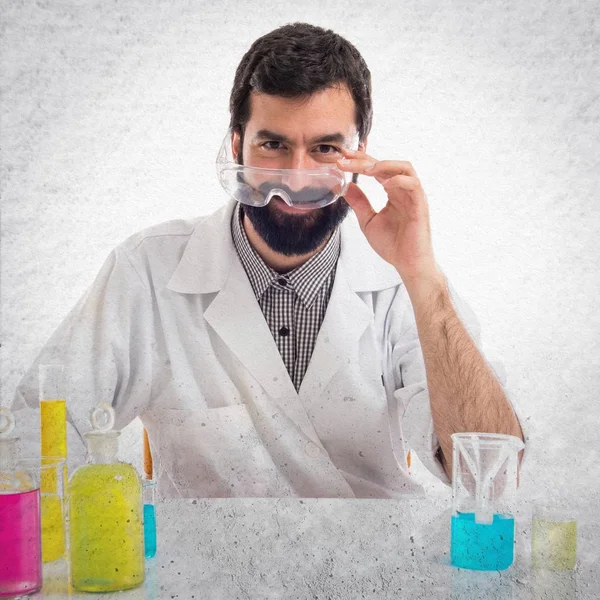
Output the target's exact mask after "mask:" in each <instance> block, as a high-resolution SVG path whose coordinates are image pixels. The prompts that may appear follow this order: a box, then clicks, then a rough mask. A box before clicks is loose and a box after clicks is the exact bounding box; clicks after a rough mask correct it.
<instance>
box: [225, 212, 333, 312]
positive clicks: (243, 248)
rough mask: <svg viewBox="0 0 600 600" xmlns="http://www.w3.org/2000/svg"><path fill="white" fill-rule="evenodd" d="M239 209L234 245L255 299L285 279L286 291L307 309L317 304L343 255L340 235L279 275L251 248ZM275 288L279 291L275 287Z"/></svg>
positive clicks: (235, 214)
mask: <svg viewBox="0 0 600 600" xmlns="http://www.w3.org/2000/svg"><path fill="white" fill-rule="evenodd" d="M242 216H243V213H242V210H241V207H240V205H239V204H238V206H236V207H235V209H234V211H233V217H232V220H231V233H232V237H233V244H234V246H235V249H236V251H237V253H238V256H239V257H240V260H241V262H242V265H243V266H244V270H245V271H246V273H247V275H248V279H249V280H250V284H251V285H252V289H253V291H254V294H255V296H256V299H257V300H258V299H260V298H261V297H262V295H263V294H264V293H265V291H266V290H267V288H268V287H269V286H271V285H276V283H277V282H278V281H280V280H281V278H282V277H283V278H284V279H286V280H287V282H288V284H287V285H286V288H287V289H290V288H291V289H293V290H294V291H295V292H296V294H298V297H299V298H300V300H301V301H302V303H303V304H304V305H305V306H306V307H307V308H308V307H309V306H311V305H312V303H313V302H314V301H315V299H316V297H317V294H318V293H319V290H320V289H321V287H322V286H323V285H324V284H325V282H326V281H327V279H328V278H329V276H330V275H331V273H332V271H334V270H335V265H336V263H337V260H338V258H339V255H340V232H339V229H338V228H336V230H335V231H334V232H333V235H332V236H331V237H330V238H329V240H328V242H327V244H325V246H324V247H323V248H322V249H321V250H320V251H319V252H317V254H315V255H314V256H312V257H311V258H310V259H309V260H308V261H306V262H305V263H303V264H302V265H300V266H299V267H296V268H295V269H293V270H292V271H289V272H288V273H285V274H283V275H282V274H280V273H277V272H276V271H275V270H273V269H272V268H271V267H269V266H268V265H267V264H265V262H264V261H263V259H262V258H261V257H260V256H259V255H258V253H257V252H256V250H255V249H254V248H253V247H252V245H251V244H250V240H248V236H247V235H246V232H245V231H244V226H243V224H242ZM276 287H280V286H279V285H276Z"/></svg>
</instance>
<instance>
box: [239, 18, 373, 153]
mask: <svg viewBox="0 0 600 600" xmlns="http://www.w3.org/2000/svg"><path fill="white" fill-rule="evenodd" d="M339 84H345V85H346V86H347V87H348V90H349V91H350V93H351V94H352V98H353V99H354V103H355V105H356V127H357V129H358V135H359V140H360V141H361V142H362V141H363V140H364V139H365V138H366V136H367V135H368V133H369V131H370V130H371V123H372V119H373V106H372V102H371V73H370V71H369V69H368V68H367V65H366V63H365V61H364V59H363V57H362V56H361V55H360V53H359V52H358V50H357V49H356V48H355V47H354V46H353V45H352V44H351V43H350V42H348V41H347V40H345V39H344V38H343V37H341V36H340V35H338V34H337V33H334V32H333V31H332V30H331V29H323V28H322V27H317V26H315V25H310V24H308V23H291V24H288V25H284V26H283V27H279V28H278V29H275V30H273V31H271V32H270V33H267V34H266V35H263V36H262V37H260V38H258V39H257V40H256V41H255V42H254V43H253V44H252V46H250V49H249V50H248V51H247V52H246V54H244V57H243V58H242V60H241V62H240V64H239V65H238V68H237V70H236V72H235V79H234V81H233V88H232V90H231V97H230V100H229V111H230V113H231V120H230V123H229V126H230V128H231V129H232V130H233V131H238V132H240V134H241V135H242V136H243V133H244V129H245V127H246V123H247V122H248V120H249V118H250V92H251V91H252V90H256V91H258V92H261V93H264V94H271V95H273V96H282V97H285V98H297V97H302V96H309V95H311V94H314V93H315V92H319V91H322V90H325V89H327V88H330V87H333V86H336V85H339Z"/></svg>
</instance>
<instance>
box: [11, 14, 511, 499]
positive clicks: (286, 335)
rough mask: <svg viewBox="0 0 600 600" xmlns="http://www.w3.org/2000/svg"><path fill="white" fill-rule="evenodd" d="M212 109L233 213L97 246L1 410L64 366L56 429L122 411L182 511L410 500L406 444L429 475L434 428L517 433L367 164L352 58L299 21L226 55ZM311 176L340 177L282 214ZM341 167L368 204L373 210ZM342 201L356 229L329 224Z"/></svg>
mask: <svg viewBox="0 0 600 600" xmlns="http://www.w3.org/2000/svg"><path fill="white" fill-rule="evenodd" d="M230 110H231V123H230V127H231V130H230V133H229V134H228V136H227V138H226V140H225V143H224V148H225V150H226V151H229V152H230V154H231V156H232V161H235V163H234V165H233V167H232V166H228V164H229V163H227V161H224V162H223V164H222V170H221V181H222V183H223V185H224V187H225V188H226V189H227V190H228V191H229V192H230V193H231V194H232V195H233V196H234V198H235V199H236V200H238V201H239V202H232V203H230V204H228V205H227V206H226V207H225V208H223V209H221V210H219V211H218V212H216V213H215V214H213V215H210V216H207V217H202V218H199V219H196V220H194V221H189V222H182V221H176V222H170V223H166V224H163V225H159V226H157V227H154V228H152V229H150V230H147V231H144V232H141V233H139V234H137V235H135V236H133V237H132V238H130V239H129V240H127V241H126V242H125V243H124V244H122V245H120V246H119V247H118V248H116V249H115V250H114V251H113V252H112V253H111V255H110V257H109V258H108V260H107V262H106V263H105V265H104V267H103V268H102V270H101V272H100V274H99V275H98V277H97V279H96V281H95V282H94V284H93V286H92V288H91V289H90V291H89V292H88V294H87V295H86V296H85V297H84V298H82V300H81V301H80V302H79V303H78V305H77V306H76V307H75V308H74V309H73V311H72V312H71V313H70V315H69V316H68V317H67V319H66V320H65V322H64V323H63V324H62V325H61V326H60V327H59V329H58V330H57V332H56V333H55V334H54V335H53V337H52V338H51V340H50V341H49V342H48V344H47V345H46V347H45V348H44V349H43V350H42V353H41V355H40V357H39V358H38V359H37V360H36V363H35V364H34V365H33V366H32V368H31V369H30V371H29V373H28V375H26V377H25V378H24V380H23V382H22V383H21V385H20V386H19V388H18V390H17V394H16V399H15V406H16V407H19V406H23V405H24V404H27V405H29V406H30V407H35V406H36V405H37V365H38V364H40V363H50V362H59V363H62V364H64V365H65V369H66V373H67V377H66V381H67V395H68V415H69V420H70V422H71V423H72V424H73V425H74V426H75V428H76V430H77V431H78V432H80V433H81V432H84V431H85V430H87V429H88V428H89V422H88V420H87V414H88V411H89V409H90V407H91V406H93V405H94V404H96V403H97V402H100V401H110V402H111V403H112V405H113V406H114V408H115V411H116V414H117V427H123V426H125V425H126V424H127V423H129V422H130V421H131V420H132V419H133V418H135V417H136V416H139V417H140V418H141V420H142V422H143V423H144V426H145V427H146V428H147V430H148V433H149V436H150V441H151V445H152V450H153V455H154V459H155V464H156V465H157V471H158V477H159V490H160V491H161V492H162V493H163V494H164V495H174V496H177V495H179V496H186V497H189V496H288V495H294V496H312V497H315V496H316V497H319V496H323V497H379V498H385V497H399V496H400V495H402V494H406V493H410V492H415V491H418V490H419V486H418V484H417V483H416V482H415V481H414V480H413V478H411V476H410V474H409V472H408V468H407V455H408V452H409V451H410V450H412V451H414V452H416V453H417V455H418V456H419V458H421V460H422V462H423V463H424V464H425V465H426V466H427V467H428V468H429V469H430V470H431V471H432V472H433V473H435V474H437V475H438V476H439V477H440V478H441V479H442V480H444V481H448V477H450V475H451V450H452V447H451V438H450V436H451V434H452V433H454V432H458V431H488V432H499V433H508V434H512V435H516V436H519V437H522V432H521V428H520V425H519V422H518V420H517V418H516V416H515V414H514V412H513V409H512V407H511V404H510V402H509V401H508V400H507V398H506V396H505V394H504V392H503V390H502V386H501V384H500V383H499V381H498V380H497V379H496V377H495V375H494V373H493V372H492V370H491V369H490V368H489V366H488V365H487V363H486V361H485V359H484V357H483V356H482V355H481V353H480V351H479V350H478V348H477V345H476V343H475V342H474V340H473V338H472V337H471V335H470V333H469V331H468V330H467V329H466V328H465V325H464V324H463V322H462V321H461V319H460V318H459V315H458V314H457V312H456V309H455V302H456V301H457V300H456V298H453V297H452V296H451V294H450V292H449V289H448V286H447V282H446V280H445V277H444V275H443V274H442V272H441V271H440V270H439V268H438V266H437V264H436V262H435V259H434V256H433V251H432V244H431V236H430V230H429V217H428V207H427V200H426V197H425V193H424V191H423V188H422V186H421V183H420V181H419V179H418V177H417V174H416V172H415V170H414V168H413V167H412V165H411V164H410V163H408V162H404V161H397V160H381V161H379V160H377V159H375V158H374V157H373V156H371V155H370V154H368V153H367V140H368V134H369V131H370V127H371V117H372V108H371V89H370V74H369V71H368V69H367V66H366V65H365V63H364V61H363V59H362V57H361V56H360V54H359V53H358V51H357V50H356V49H355V48H354V47H353V46H352V45H351V44H349V43H348V42H347V41H346V40H344V39H343V38H341V37H340V36H338V35H336V34H334V33H333V32H332V31H326V30H324V29H321V28H319V27H314V26H311V25H307V24H302V23H297V24H294V25H287V26H285V27H281V28H279V29H277V30H275V31H272V32H271V33H269V34H267V35H265V36H263V37H262V38H260V39H258V40H256V42H255V43H254V44H253V45H252V47H251V48H250V50H249V51H248V52H247V53H246V55H245V56H244V57H243V59H242V61H241V63H240V65H239V67H238V69H237V71H236V75H235V81H234V85H233V89H232V94H231V102H230ZM236 165H237V166H236ZM322 167H326V168H325V169H324V170H323V169H322ZM228 169H229V171H231V172H232V173H234V176H233V177H229V176H228ZM236 169H237V170H236ZM262 169H271V171H263V170H262ZM315 169H316V172H318V173H320V172H321V171H327V172H328V173H330V175H331V177H334V176H335V173H339V171H342V172H345V173H347V174H349V175H348V176H350V174H354V175H353V183H351V184H350V185H349V186H348V188H347V190H346V191H345V192H344V195H343V197H339V198H338V197H337V196H338V195H339V194H340V190H339V189H337V191H336V189H335V186H334V185H333V184H325V187H326V188H327V190H326V191H327V194H330V195H329V196H327V194H325V195H324V196H323V197H324V198H325V200H324V203H327V202H330V201H331V200H332V199H333V198H337V199H335V201H333V202H332V203H328V204H326V205H324V206H322V207H320V208H312V209H311V210H306V208H307V206H302V208H296V207H295V206H294V201H291V200H290V199H291V198H295V202H296V204H302V202H303V200H301V198H303V197H308V196H310V192H311V187H310V184H307V183H306V181H308V180H311V181H313V180H312V179H311V177H312V176H313V174H314V173H313V171H315ZM319 169H320V170H319ZM265 173H267V174H268V173H271V174H272V177H275V178H278V182H279V183H278V186H279V187H276V188H274V187H273V186H272V185H271V184H272V181H270V178H269V177H267V176H266V175H265ZM257 174H259V175H257ZM260 174H262V175H260ZM297 174H302V177H301V178H299V179H297V178H296V175H297ZM358 174H362V175H363V176H366V177H374V178H375V179H376V180H377V181H378V182H379V183H380V184H381V185H382V187H383V190H384V192H385V193H386V194H387V198H388V202H387V204H386V206H385V207H384V208H383V209H382V210H381V211H380V212H379V213H377V212H376V211H374V210H373V208H372V206H371V204H370V202H369V200H368V198H367V197H366V196H365V194H364V193H363V192H362V191H361V189H360V188H359V187H358V185H356V181H357V176H358ZM304 176H306V178H307V179H306V180H304V179H303V177H304ZM228 177H229V178H228ZM260 177H263V179H260ZM315 177H317V175H315ZM252 178H254V179H255V181H254V182H253V181H251V179H252ZM265 185H266V186H267V191H265V189H263V188H264V186H265ZM228 186H230V187H228ZM269 186H271V187H269ZM231 190H234V191H233V192H232V191H231ZM244 190H245V191H244ZM269 190H270V191H269ZM307 190H308V191H307ZM261 191H262V192H263V193H262V195H261ZM267 193H268V195H267ZM244 194H245V195H244ZM302 194H304V196H302ZM269 198H270V201H269V202H268V203H267V204H266V205H265V206H260V203H261V201H264V200H266V199H269ZM313 200H314V198H313ZM286 201H287V202H288V203H286ZM240 202H243V203H240ZM257 204H258V205H257ZM315 205H316V204H315ZM349 208H352V210H353V211H354V213H355V214H356V217H357V219H358V224H359V225H360V230H362V233H361V232H360V230H358V228H356V227H355V228H353V227H352V224H351V223H350V222H349V221H346V222H344V223H343V225H341V224H342V221H344V219H345V217H346V214H347V213H348V211H349ZM340 225H341V226H340ZM463 310H466V309H463ZM465 314H468V313H466V312H465ZM471 329H472V331H471V333H472V334H473V335H474V336H475V337H476V336H477V331H476V329H474V328H473V326H472V325H471Z"/></svg>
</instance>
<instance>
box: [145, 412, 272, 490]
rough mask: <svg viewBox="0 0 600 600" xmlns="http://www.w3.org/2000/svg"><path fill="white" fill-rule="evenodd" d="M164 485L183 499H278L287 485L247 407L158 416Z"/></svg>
mask: <svg viewBox="0 0 600 600" xmlns="http://www.w3.org/2000/svg"><path fill="white" fill-rule="evenodd" d="M154 419H155V423H156V430H157V432H158V447H159V474H158V476H159V479H160V478H168V479H170V481H171V483H172V485H173V486H174V488H175V489H176V491H177V495H178V496H181V497H184V498H193V497H200V498H208V497H212V498H219V497H230V496H259V497H260V496H277V495H280V493H278V492H280V490H279V488H280V487H281V485H282V483H283V482H282V476H281V474H280V473H278V469H277V468H276V466H275V464H274V462H273V460H272V458H271V456H270V455H269V453H268V451H267V449H266V448H265V446H264V443H263V440H262V439H261V438H260V436H259V434H258V432H257V431H256V429H255V427H254V423H253V421H252V418H251V416H250V413H249V412H248V409H247V408H246V406H245V405H244V404H235V405H232V406H224V407H221V408H211V409H203V410H187V409H162V410H158V411H155V415H154Z"/></svg>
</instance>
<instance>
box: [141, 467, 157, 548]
mask: <svg viewBox="0 0 600 600" xmlns="http://www.w3.org/2000/svg"><path fill="white" fill-rule="evenodd" d="M155 493H156V481H155V480H154V479H144V480H142V497H143V502H144V555H145V557H146V558H152V557H153V556H155V555H156V510H155Z"/></svg>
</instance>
